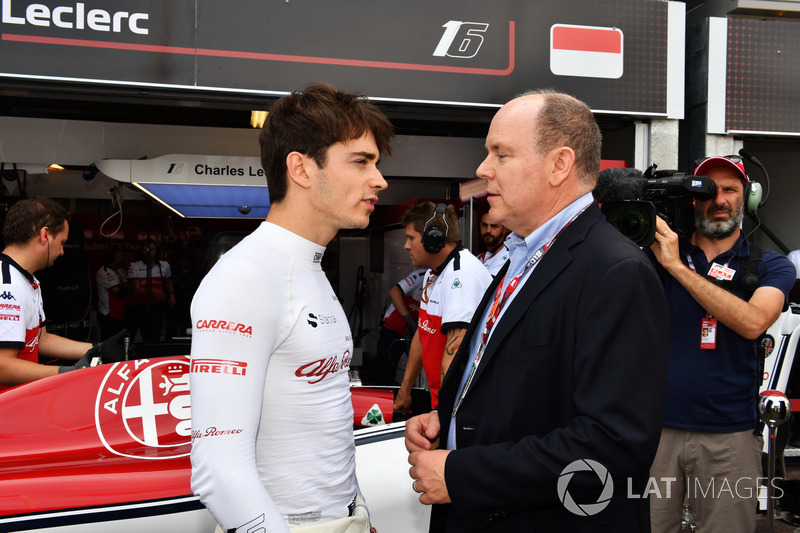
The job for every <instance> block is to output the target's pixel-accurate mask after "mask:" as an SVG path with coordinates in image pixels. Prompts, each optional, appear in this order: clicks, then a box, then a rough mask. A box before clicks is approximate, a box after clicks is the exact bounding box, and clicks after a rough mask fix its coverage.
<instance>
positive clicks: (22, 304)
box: [0, 254, 45, 391]
mask: <svg viewBox="0 0 800 533" xmlns="http://www.w3.org/2000/svg"><path fill="white" fill-rule="evenodd" d="M23 272H24V271H23V270H22V267H20V266H19V265H17V263H16V262H15V261H14V260H13V259H11V258H10V257H8V256H7V255H5V254H0V348H15V349H18V350H19V353H18V354H17V358H19V359H24V360H26V361H32V362H34V363H37V362H38V361H39V330H40V328H41V326H42V324H44V321H45V316H44V304H43V300H42V290H41V288H40V287H39V281H38V280H37V279H36V277H35V276H34V275H33V274H30V273H29V272H24V273H23ZM8 388H10V387H6V386H4V385H0V391H2V390H5V389H8Z"/></svg>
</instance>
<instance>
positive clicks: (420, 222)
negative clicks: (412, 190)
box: [400, 202, 461, 243]
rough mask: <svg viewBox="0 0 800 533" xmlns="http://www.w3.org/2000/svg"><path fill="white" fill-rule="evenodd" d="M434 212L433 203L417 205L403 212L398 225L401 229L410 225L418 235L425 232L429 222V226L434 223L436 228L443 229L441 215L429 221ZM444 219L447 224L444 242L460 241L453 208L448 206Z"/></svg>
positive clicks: (459, 231)
mask: <svg viewBox="0 0 800 533" xmlns="http://www.w3.org/2000/svg"><path fill="white" fill-rule="evenodd" d="M434 211H436V204H434V203H433V202H422V203H419V204H417V205H415V206H414V207H412V208H411V209H409V210H408V211H406V212H405V214H404V215H403V219H402V220H401V221H400V223H401V224H402V225H403V227H406V226H408V225H409V224H411V225H412V226H411V227H412V228H414V230H415V231H417V232H419V233H420V234H422V233H424V232H425V225H426V224H428V223H429V221H430V224H429V225H433V224H434V223H436V225H437V226H439V227H440V228H443V226H444V223H443V222H442V216H441V215H436V218H434V219H433V220H431V217H433V213H434ZM444 218H445V221H446V222H447V236H446V237H445V241H446V242H448V243H451V242H453V243H455V242H458V241H460V240H461V230H459V228H458V216H457V215H456V209H455V207H453V206H452V205H448V206H447V210H446V211H445V214H444Z"/></svg>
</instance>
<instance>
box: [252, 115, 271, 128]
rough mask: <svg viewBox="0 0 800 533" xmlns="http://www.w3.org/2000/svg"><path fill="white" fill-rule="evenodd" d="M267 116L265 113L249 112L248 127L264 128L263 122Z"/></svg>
mask: <svg viewBox="0 0 800 533" xmlns="http://www.w3.org/2000/svg"><path fill="white" fill-rule="evenodd" d="M268 114H269V113H268V112H267V111H250V125H251V126H253V127H254V128H258V129H261V128H262V127H263V126H264V121H265V120H267V115H268Z"/></svg>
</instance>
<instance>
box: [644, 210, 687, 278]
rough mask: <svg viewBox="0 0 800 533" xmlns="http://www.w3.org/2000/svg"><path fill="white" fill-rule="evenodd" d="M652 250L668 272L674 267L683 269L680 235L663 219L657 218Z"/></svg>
mask: <svg viewBox="0 0 800 533" xmlns="http://www.w3.org/2000/svg"><path fill="white" fill-rule="evenodd" d="M655 237H656V238H655V240H654V241H653V244H651V245H650V249H651V250H652V251H653V255H655V256H656V260H657V261H658V262H659V263H661V266H663V267H664V268H665V269H666V270H667V272H671V270H670V269H671V268H673V267H682V266H684V265H683V262H682V261H681V255H680V249H679V246H678V234H677V233H675V232H674V231H672V230H671V229H670V228H669V225H668V224H667V223H666V222H665V221H664V219H663V218H661V217H659V216H657V217H656V233H655Z"/></svg>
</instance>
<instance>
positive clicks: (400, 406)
mask: <svg viewBox="0 0 800 533" xmlns="http://www.w3.org/2000/svg"><path fill="white" fill-rule="evenodd" d="M410 407H411V391H410V390H408V389H404V388H403V387H400V389H399V390H398V391H397V396H396V397H395V399H394V405H393V406H392V410H393V411H399V412H401V413H403V414H404V415H407V414H409V413H410V412H411V409H410Z"/></svg>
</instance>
